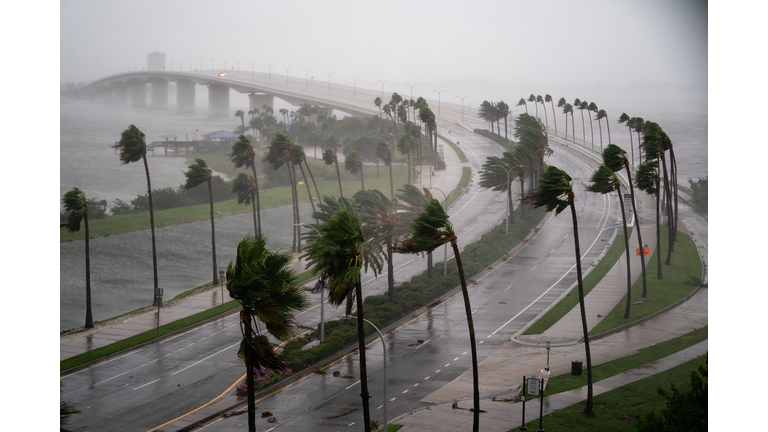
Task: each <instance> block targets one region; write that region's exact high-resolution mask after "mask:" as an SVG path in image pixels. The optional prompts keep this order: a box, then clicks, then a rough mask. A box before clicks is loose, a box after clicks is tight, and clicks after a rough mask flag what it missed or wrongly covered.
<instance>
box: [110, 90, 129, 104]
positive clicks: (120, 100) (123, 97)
mask: <svg viewBox="0 0 768 432" xmlns="http://www.w3.org/2000/svg"><path fill="white" fill-rule="evenodd" d="M112 103H113V104H115V105H127V104H128V88H127V87H115V88H113V89H112Z"/></svg>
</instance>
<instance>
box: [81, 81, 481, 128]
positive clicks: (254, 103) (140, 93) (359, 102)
mask: <svg viewBox="0 0 768 432" xmlns="http://www.w3.org/2000/svg"><path fill="white" fill-rule="evenodd" d="M169 85H175V87H176V91H175V93H176V110H177V111H178V112H182V113H183V112H194V111H195V100H196V91H197V86H205V87H207V88H208V112H209V114H210V116H212V117H220V116H223V117H229V116H231V115H232V113H231V112H230V108H229V95H230V89H231V90H235V91H237V92H239V93H243V94H247V95H248V98H249V109H254V108H258V109H261V108H262V106H263V105H264V104H267V105H269V106H274V99H275V97H277V98H279V99H282V100H284V101H285V102H287V103H288V104H290V105H294V106H302V105H304V104H305V103H306V104H309V105H318V106H320V107H322V108H324V109H325V110H326V114H328V115H329V116H330V115H331V113H332V111H333V110H339V111H343V112H345V113H347V114H350V115H363V116H371V115H374V114H379V109H378V108H377V107H376V106H375V105H374V103H373V101H374V99H376V97H381V98H382V100H383V101H384V103H386V102H388V101H389V97H390V95H391V93H383V92H381V91H376V90H370V89H364V88H359V87H357V86H347V85H341V84H331V83H323V82H320V81H315V80H307V79H302V78H298V77H290V76H278V75H275V74H271V73H270V74H266V73H261V72H243V73H240V72H239V71H238V72H234V71H223V70H215V71H202V72H201V71H194V72H192V71H190V72H183V71H176V72H175V71H141V72H125V73H120V74H115V75H110V76H107V77H104V78H101V79H98V80H96V81H94V82H92V83H90V84H88V85H87V86H86V87H85V88H84V90H85V91H86V92H88V93H89V94H91V95H92V97H93V98H95V99H96V100H99V101H101V102H103V103H112V104H124V105H131V106H135V107H146V106H148V107H149V108H151V109H157V110H167V109H168V108H169V104H168V99H169V97H168V95H169V91H168V89H169ZM147 87H149V92H148V91H147ZM148 93H149V101H147V95H148ZM382 95H383V97H382ZM403 96H404V97H405V96H406V95H403ZM427 102H428V103H429V105H430V107H431V108H432V110H433V111H434V112H435V114H436V115H438V114H444V113H445V114H448V113H450V114H453V115H452V116H451V117H453V118H457V115H460V114H461V112H462V111H463V113H464V115H470V114H474V113H476V111H477V110H476V109H473V110H470V109H469V107H468V106H464V107H462V106H461V104H457V103H450V102H443V101H436V100H429V99H427ZM438 111H440V113H438Z"/></svg>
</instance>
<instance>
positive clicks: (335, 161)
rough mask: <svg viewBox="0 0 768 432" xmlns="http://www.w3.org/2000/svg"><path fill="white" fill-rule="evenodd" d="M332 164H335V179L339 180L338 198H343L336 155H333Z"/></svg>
mask: <svg viewBox="0 0 768 432" xmlns="http://www.w3.org/2000/svg"><path fill="white" fill-rule="evenodd" d="M333 162H334V163H335V164H336V178H337V179H338V180H339V197H340V198H343V197H344V194H343V193H342V192H341V173H340V172H339V159H338V158H337V157H336V155H333Z"/></svg>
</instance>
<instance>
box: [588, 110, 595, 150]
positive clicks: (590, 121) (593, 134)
mask: <svg viewBox="0 0 768 432" xmlns="http://www.w3.org/2000/svg"><path fill="white" fill-rule="evenodd" d="M587 117H589V133H590V134H591V135H592V144H594V143H595V130H594V129H593V128H592V116H591V115H589V114H587Z"/></svg>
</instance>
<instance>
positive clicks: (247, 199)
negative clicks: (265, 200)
mask: <svg viewBox="0 0 768 432" xmlns="http://www.w3.org/2000/svg"><path fill="white" fill-rule="evenodd" d="M232 193H234V194H236V195H237V203H238V204H246V205H247V204H250V205H251V206H252V207H253V232H254V234H259V229H258V228H259V225H258V223H257V221H256V184H255V182H254V181H253V177H251V176H249V175H248V174H246V173H240V174H238V175H237V177H235V178H234V179H232Z"/></svg>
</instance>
